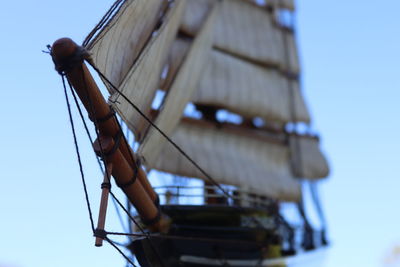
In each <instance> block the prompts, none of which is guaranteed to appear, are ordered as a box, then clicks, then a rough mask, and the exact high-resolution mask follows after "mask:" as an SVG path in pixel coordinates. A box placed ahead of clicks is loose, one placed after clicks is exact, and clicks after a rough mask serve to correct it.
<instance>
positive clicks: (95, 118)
mask: <svg viewBox="0 0 400 267" xmlns="http://www.w3.org/2000/svg"><path fill="white" fill-rule="evenodd" d="M80 68H81V70H80V72H81V73H82V80H83V84H84V90H85V93H86V98H87V101H88V103H89V106H90V110H91V113H92V114H93V122H94V126H95V130H96V131H95V132H96V136H97V138H99V134H100V130H99V127H98V121H97V116H96V112H95V109H94V105H93V101H92V99H91V98H90V97H89V90H88V88H87V83H86V77H85V73H84V71H83V64H81V66H80ZM114 116H115V115H114ZM114 119H115V120H116V119H117V118H116V117H115V118H114ZM116 123H117V125H119V128H120V131H121V130H122V129H121V125H120V124H119V123H118V120H116ZM121 134H122V136H123V137H125V136H124V134H123V133H121ZM124 140H125V139H124ZM99 146H100V153H101V158H103V159H104V160H105V155H104V151H103V148H102V145H101V142H99ZM132 157H133V155H132ZM104 167H105V171H106V173H109V172H108V167H107V164H105V163H104ZM107 178H108V182H109V184H110V185H111V180H110V177H109V176H108V175H107ZM109 194H111V196H112V197H113V198H114V199H115V200H116V201H117V202H118V204H119V205H120V207H121V208H122V209H123V210H124V211H125V212H126V214H127V215H128V216H129V217H130V218H131V219H132V220H133V222H134V223H135V224H136V226H138V228H139V229H140V231H142V232H143V233H144V230H143V228H142V227H140V226H139V224H138V223H137V222H136V221H135V220H134V219H133V217H132V216H131V214H130V213H129V212H128V211H127V209H126V208H125V207H124V205H123V204H122V203H121V201H119V199H118V198H117V197H116V196H115V195H114V193H113V192H112V190H111V187H110V189H109ZM148 240H149V243H150V246H151V248H152V250H153V251H154V253H155V254H156V255H157V257H158V259H159V262H160V264H161V266H165V265H164V262H163V260H162V258H161V256H160V255H159V253H158V251H157V249H156V247H155V246H154V244H153V242H152V241H151V239H148Z"/></svg>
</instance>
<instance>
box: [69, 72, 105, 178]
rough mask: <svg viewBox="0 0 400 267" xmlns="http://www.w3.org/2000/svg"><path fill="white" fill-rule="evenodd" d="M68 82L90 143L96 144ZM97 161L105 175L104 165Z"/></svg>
mask: <svg viewBox="0 0 400 267" xmlns="http://www.w3.org/2000/svg"><path fill="white" fill-rule="evenodd" d="M67 81H68V85H69V89H70V91H71V94H72V96H73V97H74V101H75V105H76V107H77V109H78V112H79V115H80V117H81V120H82V123H83V126H84V128H85V131H86V134H87V136H88V137H89V140H90V143H91V144H93V143H94V142H93V138H92V136H91V134H90V131H89V127H88V126H87V123H86V121H85V118H84V116H83V113H82V109H81V107H80V106H79V102H78V99H77V97H76V94H75V91H74V90H73V89H72V85H71V83H70V82H69V80H68V79H67ZM93 152H94V151H93ZM95 155H96V153H95ZM96 159H97V163H98V165H99V168H100V170H101V172H102V174H104V170H103V165H101V162H100V159H99V157H97V156H96Z"/></svg>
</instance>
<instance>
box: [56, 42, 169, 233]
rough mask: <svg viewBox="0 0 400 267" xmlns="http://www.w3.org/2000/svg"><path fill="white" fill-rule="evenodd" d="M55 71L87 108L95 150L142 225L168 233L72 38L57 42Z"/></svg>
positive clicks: (154, 199) (85, 55)
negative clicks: (94, 130) (95, 132)
mask: <svg viewBox="0 0 400 267" xmlns="http://www.w3.org/2000/svg"><path fill="white" fill-rule="evenodd" d="M51 54H52V57H53V61H54V63H55V66H56V70H57V71H58V72H59V73H63V74H65V76H66V77H67V79H68V82H69V83H70V84H71V85H72V87H73V88H74V90H75V92H76V93H77V94H78V96H79V98H80V100H81V101H82V103H83V105H84V106H85V108H86V110H87V112H88V114H89V118H90V119H91V120H92V121H93V122H94V123H95V125H96V127H97V128H98V131H99V138H98V139H97V140H96V141H95V142H94V144H93V147H94V149H95V151H96V153H97V155H99V156H101V157H102V158H103V160H104V161H105V163H106V164H112V166H113V167H112V172H111V174H112V176H113V177H114V179H115V181H116V184H117V185H118V186H119V187H120V188H121V189H122V190H123V191H124V193H125V194H126V196H127V197H128V199H129V201H130V202H131V203H132V204H133V205H134V206H135V208H136V209H137V211H138V213H139V215H140V216H141V219H142V222H143V223H144V224H146V225H147V226H148V227H149V229H150V230H151V231H155V232H158V231H161V232H164V231H166V228H167V225H168V223H167V222H168V220H167V219H166V218H165V217H164V216H161V214H160V210H159V198H158V195H157V194H156V193H155V191H154V190H153V188H152V186H151V184H150V182H149V180H148V178H147V175H146V173H145V172H144V170H143V169H142V168H141V167H140V164H138V161H137V157H136V155H135V154H134V152H133V151H132V149H131V148H130V146H129V145H128V143H127V141H126V140H125V138H124V137H123V133H122V131H121V128H120V126H119V124H118V122H117V120H116V117H115V116H114V111H113V110H112V109H111V108H110V106H109V105H108V104H107V102H106V100H105V99H104V97H103V95H102V94H101V92H100V90H99V88H98V86H97V84H96V82H95V81H94V79H93V77H92V75H91V74H90V71H89V69H88V68H87V66H86V64H85V63H84V62H83V60H84V59H86V60H90V57H89V55H88V53H87V52H86V50H85V49H84V48H83V47H80V46H78V45H77V44H76V43H75V42H74V41H72V40H71V39H69V38H61V39H59V40H57V41H55V42H54V44H53V46H52V50H51Z"/></svg>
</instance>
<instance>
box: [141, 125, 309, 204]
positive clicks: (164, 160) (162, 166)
mask: <svg viewBox="0 0 400 267" xmlns="http://www.w3.org/2000/svg"><path fill="white" fill-rule="evenodd" d="M246 132H247V133H246ZM244 133H245V134H238V133H237V132H234V131H231V130H227V129H224V128H221V127H218V126H215V125H210V123H205V122H203V123H199V122H193V120H192V121H188V120H185V119H184V120H182V121H181V123H180V124H179V126H178V127H177V128H176V130H175V132H174V133H173V135H172V139H173V140H174V141H175V142H176V143H177V144H178V145H179V146H180V147H181V148H182V149H183V150H184V151H185V152H186V153H187V154H188V155H189V156H190V157H191V158H192V159H193V160H194V161H195V162H197V163H198V164H199V165H200V166H201V167H202V168H203V169H204V170H206V172H208V173H209V174H210V175H211V176H212V177H213V178H214V179H215V181H216V182H218V183H222V184H230V185H236V186H240V187H241V188H242V189H246V190H247V191H249V192H252V193H255V194H259V195H263V196H268V197H271V198H274V199H280V200H286V201H299V200H300V196H301V189H300V183H299V181H297V180H296V179H294V177H293V175H292V173H291V168H290V163H289V162H290V158H289V157H290V151H289V147H288V146H287V145H285V144H284V143H283V142H282V140H279V139H277V140H275V141H272V142H271V140H270V139H269V140H268V138H266V137H264V136H263V134H262V133H260V132H257V130H254V131H250V130H249V131H245V132H244ZM148 167H150V168H154V169H157V170H161V171H165V172H169V173H173V174H176V175H181V176H187V177H198V178H201V179H204V180H207V179H206V177H204V175H203V174H202V173H201V172H200V171H199V170H198V169H196V168H195V167H194V166H193V165H192V164H191V163H190V162H189V161H188V160H187V159H186V158H184V156H183V155H181V154H180V153H179V152H178V151H177V150H176V149H175V148H174V147H173V146H172V145H170V144H166V145H165V146H164V148H163V150H162V152H161V153H160V156H159V157H158V158H157V161H156V162H155V163H151V162H150V165H149V166H148Z"/></svg>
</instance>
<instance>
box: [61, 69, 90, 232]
mask: <svg viewBox="0 0 400 267" xmlns="http://www.w3.org/2000/svg"><path fill="white" fill-rule="evenodd" d="M61 79H62V83H63V87H64V94H65V100H66V102H67V108H68V115H69V121H70V123H71V129H72V135H73V137H74V144H75V151H76V155H77V158H78V163H79V171H80V173H81V179H82V184H83V190H84V192H85V199H86V206H87V209H88V212H89V219H90V225H91V227H92V232H93V233H94V232H95V227H94V221H93V215H92V209H91V207H90V201H89V194H88V191H87V186H86V181H85V175H84V173H83V166H82V161H81V156H80V153H79V146H78V141H77V138H76V132H75V126H74V120H73V118H72V112H71V105H70V102H69V98H68V93H67V87H66V85H65V77H64V75H61Z"/></svg>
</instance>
